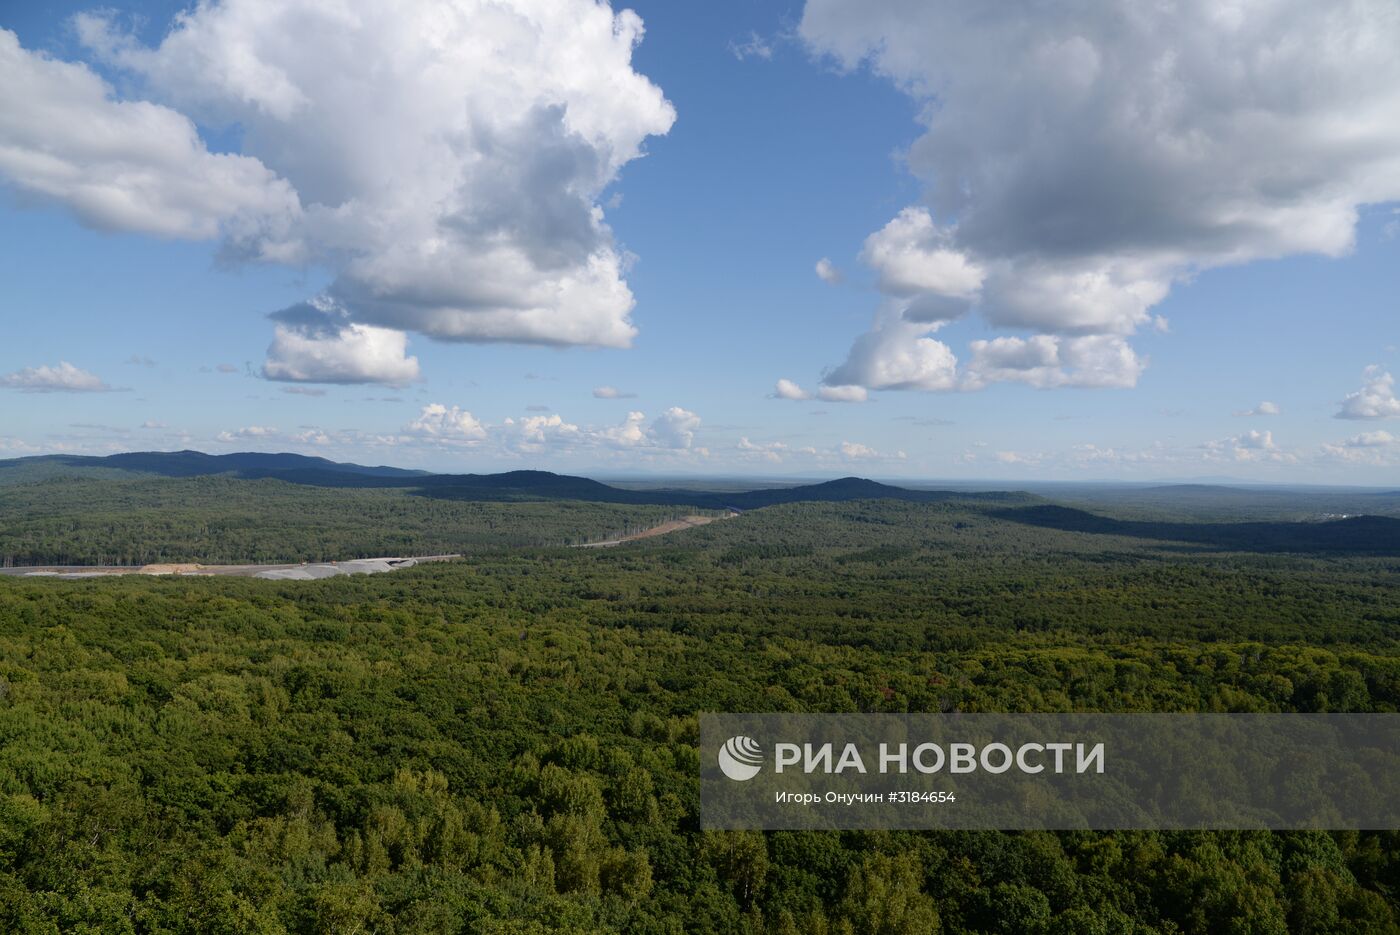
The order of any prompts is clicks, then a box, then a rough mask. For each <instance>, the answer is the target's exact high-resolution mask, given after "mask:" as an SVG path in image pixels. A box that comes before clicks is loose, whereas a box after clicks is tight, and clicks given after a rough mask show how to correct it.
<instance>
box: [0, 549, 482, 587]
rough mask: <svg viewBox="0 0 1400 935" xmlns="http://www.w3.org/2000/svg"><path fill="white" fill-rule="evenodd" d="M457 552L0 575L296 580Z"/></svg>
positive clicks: (389, 567)
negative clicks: (174, 576) (332, 559)
mask: <svg viewBox="0 0 1400 935" xmlns="http://www.w3.org/2000/svg"><path fill="white" fill-rule="evenodd" d="M454 558H461V556H460V555H418V556H412V557H400V556H392V557H386V558H359V559H347V560H345V561H341V562H298V563H285V562H284V563H279V564H272V565H200V564H197V563H194V562H166V563H159V564H154V565H30V566H19V567H15V568H0V575H12V576H16V577H23V578H100V577H105V576H108V575H176V576H186V577H194V576H208V575H229V576H234V577H244V578H273V579H278V580H283V581H288V580H290V581H300V580H309V579H317V578H329V577H333V576H335V575H344V574H374V573H376V572H385V571H394V570H395V569H399V568H412V567H413V566H414V565H418V564H422V563H423V562H445V561H448V560H449V559H454Z"/></svg>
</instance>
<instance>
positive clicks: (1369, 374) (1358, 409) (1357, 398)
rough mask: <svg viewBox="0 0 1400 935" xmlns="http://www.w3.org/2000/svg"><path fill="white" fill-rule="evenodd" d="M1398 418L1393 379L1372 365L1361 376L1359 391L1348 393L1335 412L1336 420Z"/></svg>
mask: <svg viewBox="0 0 1400 935" xmlns="http://www.w3.org/2000/svg"><path fill="white" fill-rule="evenodd" d="M1397 417H1400V397H1397V396H1396V395H1395V377H1393V376H1391V375H1390V374H1389V373H1386V372H1384V371H1382V370H1381V368H1380V367H1378V366H1375V365H1372V366H1370V367H1367V368H1366V371H1365V373H1363V374H1362V381H1361V389H1359V390H1357V391H1356V392H1355V393H1348V394H1347V398H1346V399H1344V400H1342V408H1341V409H1339V410H1338V411H1337V418H1338V419H1394V418H1397Z"/></svg>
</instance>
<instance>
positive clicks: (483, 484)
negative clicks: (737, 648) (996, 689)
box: [0, 451, 1033, 510]
mask: <svg viewBox="0 0 1400 935" xmlns="http://www.w3.org/2000/svg"><path fill="white" fill-rule="evenodd" d="M114 473H116V474H125V475H136V476H142V475H144V476H158V477H198V476H228V477H235V478H239V479H243V480H280V481H286V482H288V483H294V484H305V485H310V486H316V487H359V488H364V487H403V488H411V489H412V490H414V491H415V492H419V493H422V494H423V495H425V496H432V497H436V498H440V499H449V500H586V501H591V502H599V503H635V504H676V505H685V506H695V507H701V508H706V509H726V508H732V509H739V510H750V509H757V508H759V507H764V506H772V505H775V504H779V503H796V502H805V501H821V502H841V501H848V500H874V499H892V500H907V501H915V502H935V501H941V500H948V499H953V498H956V499H971V500H981V501H992V502H1003V503H1013V502H1021V501H1029V500H1031V499H1033V498H1031V497H1030V496H1029V495H1026V494H1021V493H1008V492H954V491H947V490H910V489H907V488H904V487H896V486H893V485H890V484H882V483H879V482H877V481H873V480H867V479H865V478H860V477H842V478H839V479H836V480H830V481H825V482H822V483H815V484H802V485H797V486H793V487H778V488H764V489H758V490H747V491H737V492H725V493H715V492H709V491H702V490H688V489H682V488H660V489H652V490H628V489H623V488H620V487H613V486H610V485H608V484H604V483H601V482H599V481H596V480H592V479H590V478H587V477H575V476H572V475H568V474H555V473H552V472H550V471H532V470H520V471H506V472H504V473H499V474H431V473H428V472H426V471H413V470H407V469H404V468H395V467H387V466H383V465H377V466H366V465H361V464H350V463H345V462H337V461H330V460H327V459H326V458H317V457H309V456H307V455H300V454H291V453H277V454H266V453H261V452H238V453H234V454H226V455H211V454H205V453H204V452H200V451H174V452H159V451H143V452H126V453H122V454H114V455H107V456H105V457H97V456H85V455H83V456H80V455H42V456H39V457H32V458H14V459H10V460H6V461H0V483H5V482H10V483H13V482H17V481H21V480H35V479H39V478H42V477H45V476H63V475H72V474H80V475H81V474H99V475H101V476H112V475H113V474H114Z"/></svg>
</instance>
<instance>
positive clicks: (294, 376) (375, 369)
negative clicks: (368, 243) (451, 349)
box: [262, 297, 419, 386]
mask: <svg viewBox="0 0 1400 935" xmlns="http://www.w3.org/2000/svg"><path fill="white" fill-rule="evenodd" d="M273 317H274V319H275V320H276V321H277V322H278V323H277V325H276V326H275V327H274V329H273V338H272V344H271V345H269V346H268V349H267V360H266V361H265V362H264V363H263V369H262V373H263V376H264V377H266V378H267V379H269V380H285V381H289V382H298V383H383V384H388V385H390V386H402V385H403V384H405V383H411V382H413V381H414V380H417V379H418V375H419V370H418V358H417V357H409V356H408V353H407V351H408V335H406V334H404V333H403V332H402V331H398V330H395V329H393V328H381V327H378V326H376V325H365V324H359V323H357V322H354V321H351V320H350V313H349V312H348V311H347V310H346V309H345V308H344V307H343V306H341V305H340V304H339V303H336V302H334V301H332V300H329V299H326V298H324V297H318V298H315V299H312V300H311V301H310V302H304V303H301V304H300V305H296V306H293V307H291V308H289V309H284V310H283V311H281V312H278V313H277V314H276V315H275V316H273Z"/></svg>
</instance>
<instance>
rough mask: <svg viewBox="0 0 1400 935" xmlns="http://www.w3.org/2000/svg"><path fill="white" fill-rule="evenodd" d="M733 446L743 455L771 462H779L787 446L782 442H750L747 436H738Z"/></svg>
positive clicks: (781, 460) (786, 450)
mask: <svg viewBox="0 0 1400 935" xmlns="http://www.w3.org/2000/svg"><path fill="white" fill-rule="evenodd" d="M734 448H735V450H736V451H738V452H740V453H741V454H742V455H744V456H747V457H749V458H758V459H760V460H763V461H768V462H770V463H772V464H781V463H782V462H783V459H784V456H785V455H786V454H787V452H788V446H787V445H785V444H783V443H782V442H751V441H749V439H748V436H744V437H742V438H740V439H739V443H738V444H737V445H735V446H734Z"/></svg>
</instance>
